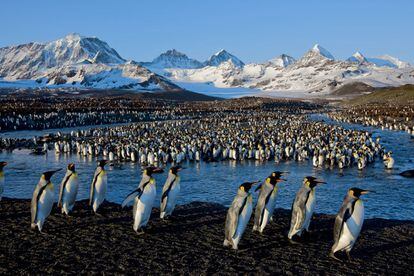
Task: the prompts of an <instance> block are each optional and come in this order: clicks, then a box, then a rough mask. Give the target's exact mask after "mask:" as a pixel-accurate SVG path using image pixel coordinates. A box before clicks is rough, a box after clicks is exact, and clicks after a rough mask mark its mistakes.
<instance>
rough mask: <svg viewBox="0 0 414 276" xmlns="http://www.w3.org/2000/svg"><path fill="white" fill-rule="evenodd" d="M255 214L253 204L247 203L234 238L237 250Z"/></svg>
mask: <svg viewBox="0 0 414 276" xmlns="http://www.w3.org/2000/svg"><path fill="white" fill-rule="evenodd" d="M252 212H253V204H252V202H246V205H245V206H244V209H243V211H242V213H241V214H240V215H239V220H238V224H237V229H236V233H235V234H234V236H233V237H232V240H233V245H234V246H235V247H236V248H237V245H238V244H239V241H240V239H241V237H242V236H243V233H244V230H246V226H247V224H248V223H249V220H250V217H251V216H252Z"/></svg>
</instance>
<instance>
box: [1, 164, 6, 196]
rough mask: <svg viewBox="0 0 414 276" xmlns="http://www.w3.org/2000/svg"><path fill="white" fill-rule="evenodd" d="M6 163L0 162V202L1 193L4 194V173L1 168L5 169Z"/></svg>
mask: <svg viewBox="0 0 414 276" xmlns="http://www.w3.org/2000/svg"><path fill="white" fill-rule="evenodd" d="M6 165H7V162H4V161H1V162H0V201H1V199H2V197H3V192H4V182H5V181H4V172H3V168H4V167H6Z"/></svg>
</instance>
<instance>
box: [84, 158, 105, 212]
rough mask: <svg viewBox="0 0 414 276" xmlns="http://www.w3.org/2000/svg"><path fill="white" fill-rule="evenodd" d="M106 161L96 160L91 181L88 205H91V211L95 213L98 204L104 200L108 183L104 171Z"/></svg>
mask: <svg viewBox="0 0 414 276" xmlns="http://www.w3.org/2000/svg"><path fill="white" fill-rule="evenodd" d="M107 163H108V161H106V160H101V161H99V162H98V166H97V167H96V170H95V174H94V176H93V180H92V183H91V189H90V196H89V205H90V206H92V208H93V211H94V212H95V213H96V212H97V211H98V208H99V206H100V205H101V204H102V202H103V201H104V200H105V194H106V189H107V185H108V178H107V175H106V171H105V165H106V164H107Z"/></svg>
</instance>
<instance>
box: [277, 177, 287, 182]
mask: <svg viewBox="0 0 414 276" xmlns="http://www.w3.org/2000/svg"><path fill="white" fill-rule="evenodd" d="M282 181H286V179H282V178H279V179H278V180H276V182H278V183H279V182H282Z"/></svg>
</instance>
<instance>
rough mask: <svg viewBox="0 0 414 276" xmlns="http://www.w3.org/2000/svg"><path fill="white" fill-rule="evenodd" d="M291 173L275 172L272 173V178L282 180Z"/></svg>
mask: <svg viewBox="0 0 414 276" xmlns="http://www.w3.org/2000/svg"><path fill="white" fill-rule="evenodd" d="M287 173H289V172H280V171H274V172H272V173H271V175H270V176H271V177H275V178H281V177H282V175H284V174H287Z"/></svg>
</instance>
